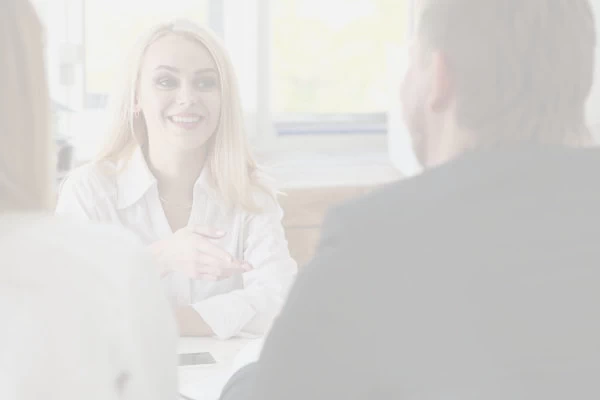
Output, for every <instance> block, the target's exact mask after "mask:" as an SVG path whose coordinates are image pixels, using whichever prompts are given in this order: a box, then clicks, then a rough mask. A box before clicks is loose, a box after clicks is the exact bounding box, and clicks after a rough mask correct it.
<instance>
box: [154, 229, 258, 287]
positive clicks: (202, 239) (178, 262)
mask: <svg viewBox="0 0 600 400" xmlns="http://www.w3.org/2000/svg"><path fill="white" fill-rule="evenodd" d="M223 236H225V232H223V231H220V230H218V229H214V228H210V227H195V228H189V227H185V228H182V229H180V230H178V231H177V232H175V233H174V234H173V235H172V236H170V237H169V238H167V239H163V240H160V241H158V242H155V243H153V244H152V245H150V250H151V252H152V254H153V255H154V257H155V259H156V260H157V262H158V263H159V265H160V266H161V268H162V270H161V275H162V276H165V275H167V274H168V273H170V272H171V271H179V272H182V273H184V274H185V275H187V276H188V277H190V278H192V279H202V280H209V281H218V280H222V279H227V278H229V277H231V276H232V275H236V274H241V273H244V272H247V271H250V270H251V269H252V267H251V266H250V265H249V264H248V263H245V262H240V261H238V260H236V259H235V258H234V257H233V256H232V255H231V254H229V253H228V252H227V251H225V250H223V249H222V248H221V247H219V246H218V245H217V244H215V243H214V242H213V241H214V240H215V239H220V238H222V237H223Z"/></svg>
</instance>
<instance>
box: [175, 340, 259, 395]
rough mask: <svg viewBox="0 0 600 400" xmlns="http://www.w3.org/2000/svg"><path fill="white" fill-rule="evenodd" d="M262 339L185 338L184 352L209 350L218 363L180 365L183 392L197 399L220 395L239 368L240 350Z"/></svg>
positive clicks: (182, 347) (180, 385)
mask: <svg viewBox="0 0 600 400" xmlns="http://www.w3.org/2000/svg"><path fill="white" fill-rule="evenodd" d="M258 342H260V341H257V340H251V339H230V340H226V341H223V340H218V339H213V338H181V339H180V340H179V353H180V354H182V353H196V352H209V353H211V354H212V356H213V357H214V358H215V360H216V361H217V363H216V364H212V365H197V366H185V367H179V371H178V372H179V374H178V375H179V388H180V393H181V394H183V395H185V397H187V398H192V399H193V400H216V399H218V397H219V395H220V393H221V389H222V388H223V385H225V383H226V382H227V380H228V379H229V378H230V377H231V375H232V374H233V372H235V369H234V361H236V364H237V360H236V356H237V355H238V353H240V351H241V350H242V349H244V348H247V349H250V348H256V347H257V346H256V345H257V343H258ZM242 362H243V361H242ZM236 367H237V365H236Z"/></svg>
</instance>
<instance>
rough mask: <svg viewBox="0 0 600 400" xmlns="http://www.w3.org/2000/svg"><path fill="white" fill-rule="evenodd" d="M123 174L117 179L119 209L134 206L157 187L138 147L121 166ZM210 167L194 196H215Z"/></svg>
mask: <svg viewBox="0 0 600 400" xmlns="http://www.w3.org/2000/svg"><path fill="white" fill-rule="evenodd" d="M119 167H120V170H121V172H120V173H119V176H118V179H117V190H118V200H117V207H118V208H119V209H124V208H127V207H130V206H132V205H133V204H135V203H136V202H138V201H139V200H140V199H141V198H142V197H144V196H145V195H146V194H147V193H148V191H149V190H150V189H152V188H153V187H156V183H157V181H156V178H155V177H154V175H153V174H152V172H151V171H150V169H149V168H148V164H147V163H146V158H145V156H144V152H143V151H142V149H141V147H139V146H138V147H136V149H135V151H134V152H133V154H132V156H131V157H130V158H129V159H128V160H126V161H124V162H123V163H122V164H121V165H120V166H119ZM208 169H209V168H208V166H206V165H205V166H204V168H202V172H201V173H200V176H199V177H198V179H196V182H195V183H194V195H196V194H198V193H199V192H200V191H202V192H205V193H207V194H210V195H215V192H214V189H212V188H213V185H211V183H210V182H211V180H210V174H209V172H208Z"/></svg>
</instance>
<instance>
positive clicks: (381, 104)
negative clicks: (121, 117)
mask: <svg viewBox="0 0 600 400" xmlns="http://www.w3.org/2000/svg"><path fill="white" fill-rule="evenodd" d="M33 1H34V2H35V3H36V5H37V6H38V9H39V10H40V13H41V14H42V17H43V19H44V22H45V25H46V28H47V43H46V45H47V61H48V72H49V82H50V89H51V95H52V98H53V100H54V101H55V103H56V104H57V105H58V106H60V109H61V110H67V111H65V112H66V113H67V115H68V116H67V122H66V123H65V124H64V125H65V129H64V131H65V134H66V136H69V137H70V138H71V140H72V141H73V142H74V144H75V146H76V157H77V158H78V159H79V160H80V161H85V160H86V159H88V158H89V157H90V156H92V155H93V154H94V153H95V152H96V151H97V149H98V146H99V145H100V143H101V142H102V140H103V136H104V133H105V132H106V129H105V127H106V122H107V116H106V114H105V109H106V105H107V103H108V96H109V93H110V92H111V89H112V88H113V86H114V82H115V79H116V77H117V76H116V75H117V74H118V73H119V72H120V71H119V68H120V66H121V65H122V62H123V61H124V59H125V55H126V52H127V51H128V50H129V49H130V48H131V46H132V45H133V44H134V43H135V41H136V40H137V39H138V38H139V36H140V35H141V34H142V33H144V32H145V31H147V29H148V28H149V27H151V26H152V25H154V24H156V23H159V22H163V21H166V20H170V19H173V18H177V17H185V18H190V19H192V20H195V21H196V22H198V23H201V24H205V25H208V26H210V27H211V28H213V29H215V30H216V31H217V32H218V34H219V35H222V36H223V38H224V40H225V44H226V46H227V49H228V51H229V52H230V54H231V56H232V59H233V62H234V65H235V68H236V71H237V73H238V78H239V81H240V88H241V91H242V99H243V106H244V110H245V112H246V125H247V127H248V133H249V135H250V137H251V139H252V142H253V143H254V144H255V145H256V146H257V147H259V150H260V149H263V150H266V151H269V150H286V149H289V150H308V151H312V150H336V151H337V150H344V151H345V150H347V149H352V150H365V151H366V150H372V149H377V150H378V151H379V150H385V145H386V136H385V133H386V132H388V130H389V125H390V124H389V121H388V119H389V118H388V111H389V110H390V109H392V108H393V104H394V103H393V100H394V99H395V98H396V97H397V84H396V78H397V77H398V76H399V72H398V68H396V67H397V65H398V63H397V60H396V59H397V58H398V57H399V55H400V54H402V51H401V48H402V47H403V46H404V44H405V41H406V33H407V30H408V29H407V25H408V22H409V17H408V15H409V5H410V4H411V2H412V1H413V0H168V1H166V0H165V1H156V2H154V1H144V0H33ZM50 5H51V7H50Z"/></svg>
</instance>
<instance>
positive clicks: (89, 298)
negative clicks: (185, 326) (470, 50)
mask: <svg viewBox="0 0 600 400" xmlns="http://www.w3.org/2000/svg"><path fill="white" fill-rule="evenodd" d="M42 43H43V40H42V26H41V24H40V21H39V20H38V17H37V15H36V13H35V11H34V9H33V7H32V5H31V4H30V3H29V2H28V1H26V0H4V1H3V2H2V12H0V74H1V76H2V78H3V81H4V82H3V86H2V90H1V91H0V211H1V215H0V320H1V321H2V329H0V354H2V356H1V357H0V399H7V400H8V399H11V400H34V399H48V400H54V399H56V400H59V399H60V400H74V399H83V398H85V399H98V400H100V399H102V400H112V399H114V400H116V399H132V400H133V399H136V400H142V399H143V400H148V399H155V400H159V399H160V400H164V399H171V398H175V396H176V393H177V378H176V332H175V325H174V321H173V318H172V315H171V314H170V311H169V308H168V304H167V301H166V299H165V297H164V293H163V291H162V288H161V286H160V283H159V281H158V279H157V277H156V273H155V271H154V269H153V268H152V266H151V260H149V259H148V258H147V256H146V255H145V254H144V253H143V251H142V249H141V247H140V246H139V243H137V242H136V240H135V238H133V237H132V236H130V235H127V234H126V233H124V232H121V231H118V230H116V229H115V228H111V227H109V226H93V225H77V224H75V223H69V222H67V221H60V220H57V219H55V218H53V217H46V216H42V215H40V214H43V212H44V211H46V210H48V208H49V205H50V202H51V198H52V196H53V194H52V192H53V191H52V187H53V179H52V177H53V170H54V163H53V162H52V161H53V160H54V157H53V153H54V152H53V150H52V146H51V143H52V137H51V133H50V131H49V123H48V122H49V121H48V120H49V118H48V116H49V109H48V103H49V100H48V92H47V86H46V81H45V68H44V62H43V58H44V57H43V45H42ZM108 249H110V251H107V250H108Z"/></svg>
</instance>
